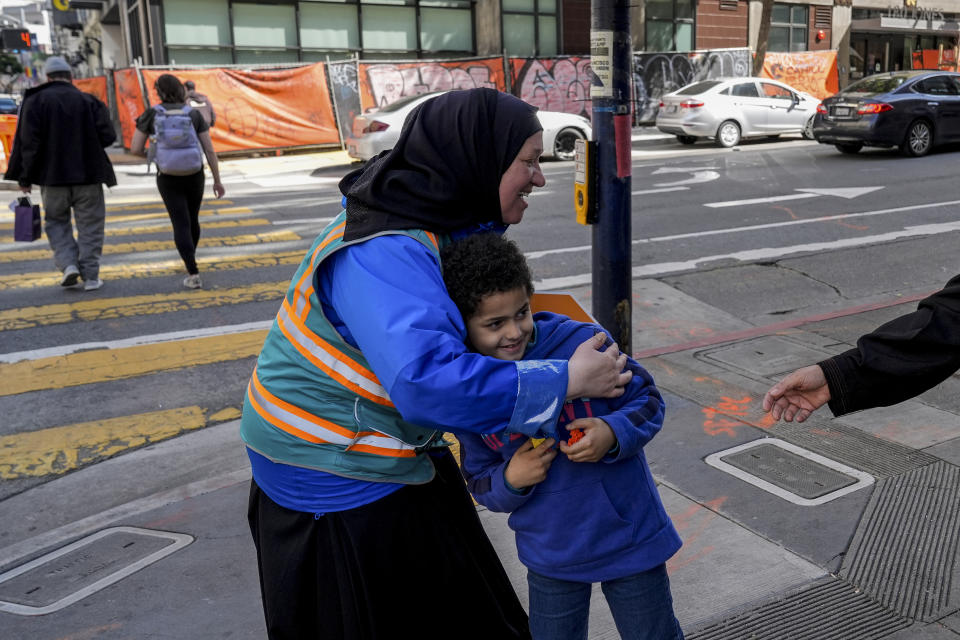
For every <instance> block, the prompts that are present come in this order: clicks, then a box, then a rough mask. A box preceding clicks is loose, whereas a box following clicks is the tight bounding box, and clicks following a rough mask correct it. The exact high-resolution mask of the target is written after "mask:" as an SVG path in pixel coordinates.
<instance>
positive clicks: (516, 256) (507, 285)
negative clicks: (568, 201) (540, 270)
mask: <svg viewBox="0 0 960 640" xmlns="http://www.w3.org/2000/svg"><path fill="white" fill-rule="evenodd" d="M440 261H441V264H442V265H443V281H444V283H446V285H447V293H448V294H449V295H450V298H451V299H452V300H453V302H454V304H456V305H457V308H458V309H460V314H461V315H462V316H463V319H464V320H468V319H470V318H471V317H472V316H473V314H474V313H476V311H477V307H478V306H479V305H480V301H481V300H483V298H484V297H485V296H488V295H490V294H492V293H503V292H505V291H512V290H513V289H517V288H521V287H522V288H524V289H526V291H527V295H531V296H532V295H533V278H531V277H530V268H529V267H528V266H527V260H526V258H524V257H523V253H521V252H520V249H518V248H517V245H515V244H514V243H513V242H511V241H510V240H507V239H506V238H504V237H503V236H501V235H500V234H497V233H478V234H474V235H471V236H467V237H466V238H464V239H462V240H458V241H456V242H454V243H452V244H450V245H447V246H446V247H444V248H443V250H441V252H440Z"/></svg>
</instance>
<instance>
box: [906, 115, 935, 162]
mask: <svg viewBox="0 0 960 640" xmlns="http://www.w3.org/2000/svg"><path fill="white" fill-rule="evenodd" d="M932 146H933V127H931V126H930V123H929V122H927V121H926V120H917V121H915V122H913V123H911V124H910V128H909V129H907V136H906V137H905V138H904V139H903V143H902V144H901V145H900V151H902V152H903V155H905V156H913V157H914V158H919V157H920V156H925V155H927V153H929V152H930V148H931V147H932Z"/></svg>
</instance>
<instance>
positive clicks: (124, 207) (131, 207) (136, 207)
mask: <svg viewBox="0 0 960 640" xmlns="http://www.w3.org/2000/svg"><path fill="white" fill-rule="evenodd" d="M111 199H113V198H111ZM205 204H208V205H211V204H217V205H222V204H233V200H207V202H206V203H205ZM143 209H159V210H161V211H164V210H165V205H164V204H163V201H162V200H150V201H146V202H141V203H139V204H121V205H108V206H107V211H108V212H110V211H140V210H143Z"/></svg>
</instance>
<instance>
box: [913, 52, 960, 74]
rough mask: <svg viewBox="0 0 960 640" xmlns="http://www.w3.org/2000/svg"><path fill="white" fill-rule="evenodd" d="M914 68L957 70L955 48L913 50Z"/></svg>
mask: <svg viewBox="0 0 960 640" xmlns="http://www.w3.org/2000/svg"><path fill="white" fill-rule="evenodd" d="M912 62H913V65H912V66H913V68H914V69H939V70H941V71H956V70H957V56H956V53H955V51H954V50H953V49H944V50H943V53H942V54H941V52H940V49H922V50H920V51H914V52H913V60H912Z"/></svg>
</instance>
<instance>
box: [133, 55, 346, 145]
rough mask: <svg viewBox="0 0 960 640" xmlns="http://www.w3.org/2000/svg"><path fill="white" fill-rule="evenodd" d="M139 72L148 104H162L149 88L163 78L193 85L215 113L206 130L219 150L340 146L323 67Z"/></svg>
mask: <svg viewBox="0 0 960 640" xmlns="http://www.w3.org/2000/svg"><path fill="white" fill-rule="evenodd" d="M141 73H142V74H143V80H144V83H145V84H146V86H147V91H148V93H149V98H150V104H157V103H158V102H159V101H160V99H159V97H158V96H157V93H156V91H155V90H154V88H153V85H154V82H156V79H157V78H158V77H160V76H161V75H162V74H164V73H172V74H173V75H175V76H177V78H179V79H180V81H181V82H186V81H187V80H193V82H194V83H195V84H196V86H197V91H198V92H199V93H202V94H205V95H206V96H207V97H208V98H209V99H210V102H211V104H212V105H213V108H214V110H215V112H216V114H217V121H216V125H215V126H214V127H213V128H212V129H211V130H210V137H211V139H212V140H213V146H214V148H215V149H216V150H217V151H237V150H241V149H265V148H266V149H269V148H277V147H295V146H301V145H313V144H339V142H340V134H339V132H338V131H337V123H336V121H335V120H334V115H333V105H332V104H331V102H330V93H329V91H328V89H327V77H326V72H325V71H324V68H323V63H319V62H318V63H316V64H311V65H306V66H303V67H296V68H291V69H278V70H269V71H241V70H238V69H190V70H174V71H162V70H157V69H143V70H141ZM140 111H143V108H142V107H141V109H140ZM139 113H140V112H139V111H138V114H139ZM124 142H125V143H126V140H125V141H124ZM127 146H129V145H127Z"/></svg>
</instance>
